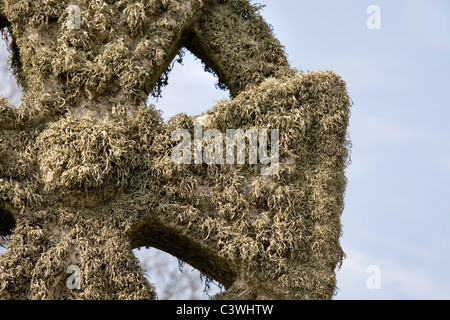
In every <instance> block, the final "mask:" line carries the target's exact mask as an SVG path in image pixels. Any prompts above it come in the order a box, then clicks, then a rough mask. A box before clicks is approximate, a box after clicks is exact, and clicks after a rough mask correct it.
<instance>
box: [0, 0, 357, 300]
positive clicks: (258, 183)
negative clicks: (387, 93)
mask: <svg viewBox="0 0 450 320" xmlns="http://www.w3.org/2000/svg"><path fill="white" fill-rule="evenodd" d="M70 5H77V6H79V8H80V12H81V20H80V21H81V25H80V29H76V28H75V29H74V28H69V27H68V24H67V20H68V19H70V13H69V12H68V10H67V8H68V7H69V6H70ZM0 27H4V28H7V29H8V31H9V34H10V35H11V37H12V41H13V45H12V46H11V50H12V57H13V70H14V72H15V75H16V78H17V80H18V81H19V82H20V84H21V85H22V87H23V88H24V92H25V94H24V97H23V99H22V101H23V103H22V104H21V105H20V106H19V107H18V108H17V109H15V108H12V107H10V106H9V105H8V102H7V101H6V100H5V99H0V151H1V153H0V217H2V218H1V219H3V217H9V219H11V217H12V218H13V219H14V223H10V225H11V226H13V229H12V230H11V228H8V229H9V230H6V229H7V228H0V230H1V232H2V233H3V234H1V235H7V234H11V235H10V242H9V244H8V250H7V252H6V253H5V254H3V255H2V256H1V257H0V297H1V298H10V299H154V298H156V294H155V291H154V288H153V287H152V285H150V284H149V283H148V282H147V280H146V279H145V277H144V276H143V273H142V270H141V269H140V266H139V263H138V261H137V259H136V258H135V257H134V256H133V254H132V252H131V250H132V249H133V248H136V247H141V246H153V247H156V248H159V249H162V250H165V251H167V252H169V253H172V254H174V255H176V256H177V257H179V258H180V259H183V260H184V261H186V262H188V263H190V264H191V265H193V266H194V267H196V268H198V269H199V270H200V271H201V272H203V273H204V274H205V275H207V276H208V277H209V278H212V279H215V280H217V281H219V282H220V283H222V284H224V285H225V286H226V288H227V290H226V291H225V292H224V293H222V294H221V295H219V296H217V298H219V299H240V298H246V299H330V298H331V297H332V295H333V293H334V291H335V288H336V277H335V269H336V267H337V266H339V265H340V263H341V262H342V259H343V256H344V254H343V251H342V249H341V246H340V243H339V237H340V234H341V223H340V216H341V213H342V210H343V203H344V198H343V197H344V191H345V186H346V178H345V175H344V169H345V166H346V164H347V159H348V147H349V144H348V140H347V133H346V132H347V126H348V121H349V105H350V102H349V98H348V96H347V93H346V86H345V83H344V82H343V80H342V79H341V78H340V77H339V76H337V75H336V74H334V73H333V72H331V71H322V72H308V73H303V72H298V71H296V70H294V69H292V68H290V66H289V65H288V63H287V59H286V57H285V55H284V50H283V47H282V46H281V45H280V43H279V42H278V40H277V39H276V38H275V37H274V36H273V34H272V31H271V29H270V28H269V26H268V25H267V24H266V23H265V22H264V20H263V19H262V17H261V16H260V14H259V13H258V7H257V6H252V5H250V4H249V2H248V1H246V0H204V1H201V0H151V1H150V0H136V1H132V0H123V1H109V0H108V1H107V0H96V1H82V0H79V1H64V0H47V1H28V0H20V1H19V0H5V1H0ZM183 47H186V48H187V49H189V50H191V51H192V52H193V53H194V54H195V55H197V56H198V57H199V58H201V59H202V61H203V62H204V63H205V65H206V66H207V68H209V69H210V70H212V71H213V72H215V73H216V74H217V76H218V78H219V82H220V83H221V84H222V86H226V87H227V88H228V89H229V90H230V94H231V98H230V99H225V100H222V101H220V102H218V103H217V104H216V105H215V106H214V107H213V108H212V109H211V110H209V111H207V112H206V113H205V114H204V115H203V116H202V117H203V119H207V120H208V121H205V125H204V129H205V130H207V129H208V128H215V129H218V130H221V131H222V132H225V130H226V129H248V128H268V129H278V130H279V132H280V160H281V163H280V168H279V171H278V173H277V174H276V175H273V176H261V175H259V172H260V170H259V165H206V164H192V165H177V164H175V163H174V162H173V161H172V159H171V150H172V149H173V147H174V145H175V142H173V141H172V140H171V134H172V132H173V131H174V130H178V129H181V128H184V129H187V130H189V131H190V132H191V133H193V130H194V122H195V120H196V118H195V117H191V116H188V115H186V114H179V115H177V116H175V117H173V118H172V119H170V121H169V122H168V123H167V124H166V123H164V122H163V120H162V118H161V116H160V113H159V112H158V111H157V110H155V109H154V108H153V107H147V106H146V105H145V101H146V98H147V96H148V95H149V94H150V93H152V92H153V93H154V94H156V95H157V94H158V93H159V92H160V91H159V89H158V88H160V86H162V85H164V84H165V83H166V80H167V79H166V78H165V75H166V71H167V70H168V68H169V66H170V64H171V62H172V60H173V59H174V57H175V56H176V55H177V54H178V53H179V52H180V49H181V48H183ZM155 88H156V89H155ZM5 219H7V218H5ZM0 221H3V220H0ZM5 221H6V220H5ZM2 223H3V222H2ZM4 229H5V230H4ZM70 265H76V266H78V267H79V268H80V270H81V273H80V274H81V288H80V289H79V290H70V289H69V288H68V287H67V285H66V279H67V274H66V271H67V268H68V266H70Z"/></svg>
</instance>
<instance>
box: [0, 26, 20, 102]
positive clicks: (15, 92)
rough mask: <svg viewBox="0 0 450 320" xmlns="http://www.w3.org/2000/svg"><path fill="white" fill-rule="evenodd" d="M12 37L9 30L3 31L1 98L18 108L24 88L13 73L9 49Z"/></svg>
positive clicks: (0, 46) (0, 54) (0, 76)
mask: <svg viewBox="0 0 450 320" xmlns="http://www.w3.org/2000/svg"><path fill="white" fill-rule="evenodd" d="M12 41H13V40H12V37H11V36H10V35H9V31H8V30H7V28H4V29H1V35H0V79H1V80H2V85H1V86H0V96H1V97H3V98H6V99H7V100H8V101H9V104H10V106H12V107H18V106H19V105H20V103H21V98H22V95H23V91H22V88H21V87H20V86H19V84H18V83H17V79H16V77H15V76H14V75H13V73H12V69H11V63H10V56H11V53H10V52H9V50H8V48H9V47H10V46H11V45H12Z"/></svg>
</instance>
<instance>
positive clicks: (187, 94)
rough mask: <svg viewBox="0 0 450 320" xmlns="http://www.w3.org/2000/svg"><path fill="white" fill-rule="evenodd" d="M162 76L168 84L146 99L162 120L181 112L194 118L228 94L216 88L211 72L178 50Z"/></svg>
mask: <svg viewBox="0 0 450 320" xmlns="http://www.w3.org/2000/svg"><path fill="white" fill-rule="evenodd" d="M181 52H182V54H181V56H180V55H177V56H176V57H175V58H174V59H173V61H172V63H171V64H170V67H169V69H168V70H167V72H166V74H167V76H168V84H167V85H166V86H164V87H162V88H161V96H160V97H154V96H152V95H151V94H150V95H149V96H148V99H147V104H148V105H154V106H155V107H156V109H159V110H161V111H162V116H163V118H164V120H165V121H167V120H168V119H170V118H171V117H173V116H174V115H176V114H178V113H181V112H184V113H187V114H188V115H191V116H195V115H199V114H201V113H202V112H204V111H206V110H208V109H211V108H212V107H213V106H214V104H215V103H216V102H217V101H219V100H221V99H225V98H229V96H230V93H229V91H228V89H227V88H223V87H222V88H219V85H218V78H217V76H216V75H215V74H214V72H213V71H212V70H211V69H210V68H209V67H208V66H207V65H205V64H204V63H203V62H202V61H201V60H200V59H199V58H197V57H196V56H195V55H194V54H192V53H191V52H190V51H189V50H187V49H182V51H181Z"/></svg>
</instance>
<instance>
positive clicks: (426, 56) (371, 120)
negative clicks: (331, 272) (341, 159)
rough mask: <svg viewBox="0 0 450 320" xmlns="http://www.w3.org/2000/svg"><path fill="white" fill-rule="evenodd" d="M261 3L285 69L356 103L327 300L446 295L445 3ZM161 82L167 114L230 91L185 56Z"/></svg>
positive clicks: (448, 42)
mask: <svg viewBox="0 0 450 320" xmlns="http://www.w3.org/2000/svg"><path fill="white" fill-rule="evenodd" d="M258 2H259V3H262V4H265V5H266V7H265V8H264V9H263V10H262V15H263V16H264V17H265V19H266V21H267V22H268V23H270V24H271V25H272V26H273V29H274V32H275V34H276V36H277V37H278V38H279V40H280V41H281V42H282V44H283V45H285V49H286V52H287V54H288V57H289V61H290V63H291V65H292V67H295V68H297V69H301V70H304V71H308V70H325V69H328V70H333V71H335V72H336V73H338V74H340V75H341V76H342V77H343V79H344V80H345V81H346V82H347V85H348V92H349V94H350V96H351V98H352V100H353V102H354V105H353V107H352V115H351V123H350V128H349V134H350V139H351V140H352V144H353V147H352V155H351V158H352V164H351V165H350V166H349V168H348V169H347V171H346V174H347V177H348V181H349V182H348V187H347V191H346V197H345V210H344V213H343V216H342V222H343V228H344V234H343V237H342V246H343V249H344V251H345V252H346V254H347V258H346V260H345V261H344V264H343V266H342V268H341V269H340V270H339V271H338V272H337V275H338V287H339V292H338V294H337V295H336V297H335V299H450V279H449V272H450V271H449V270H450V206H449V199H450V189H449V182H450V126H449V120H450V103H449V97H448V93H449V91H450V1H448V0H394V1H392V0H390V1H387V0H386V1H376V0H373V1H365V0H339V1H336V0H302V1H298V0H297V1H294V0H259V1H258ZM372 5H376V6H377V7H378V8H379V10H380V24H379V27H380V28H379V29H377V28H375V29H370V28H368V25H369V26H372V25H375V26H376V23H375V24H373V23H374V22H376V21H375V20H373V19H372V18H373V16H372V14H373V13H374V12H373V11H370V10H369V13H368V10H367V9H368V8H369V7H370V6H372ZM368 20H369V24H368ZM0 57H1V56H0ZM169 82H170V84H169V86H168V87H167V88H166V89H164V91H163V98H161V99H159V100H158V101H155V100H150V101H149V102H150V103H154V104H155V105H156V106H157V108H159V109H161V110H162V111H163V116H164V117H165V118H166V119H168V118H169V117H170V116H172V115H174V114H176V113H178V112H187V113H189V114H192V115H196V114H200V113H201V112H202V111H205V110H206V109H208V108H211V107H212V106H213V105H214V102H215V101H217V100H219V99H221V98H227V97H228V93H227V92H224V91H220V90H218V89H216V88H215V86H214V84H215V82H216V80H215V78H214V77H213V76H212V75H210V74H208V73H205V72H203V68H202V66H201V63H200V62H199V61H198V60H196V59H195V58H194V57H193V56H192V55H190V54H189V53H186V56H185V58H184V62H183V65H179V64H176V65H175V68H174V70H173V71H172V73H171V74H170V76H169ZM2 94H3V93H2ZM3 95H5V94H3ZM136 254H137V255H138V256H139V257H140V258H143V257H144V256H145V250H141V251H140V252H139V253H136Z"/></svg>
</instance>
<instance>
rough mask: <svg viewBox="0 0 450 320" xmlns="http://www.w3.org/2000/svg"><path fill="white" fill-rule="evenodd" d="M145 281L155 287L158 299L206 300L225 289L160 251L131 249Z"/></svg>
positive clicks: (177, 259) (154, 249) (150, 248)
mask: <svg viewBox="0 0 450 320" xmlns="http://www.w3.org/2000/svg"><path fill="white" fill-rule="evenodd" d="M133 253H134V255H135V256H136V258H137V259H138V260H139V262H140V264H141V268H142V270H143V271H144V275H145V277H146V278H147V280H148V281H149V282H150V283H151V284H153V285H154V286H155V287H156V293H157V295H158V299H159V300H208V299H210V298H211V297H212V296H214V295H216V294H218V293H220V292H222V291H224V290H225V288H224V287H223V286H222V285H220V284H219V283H218V282H216V281H214V280H212V279H211V278H208V277H206V276H205V275H203V274H202V273H201V272H200V271H198V270H197V269H195V268H194V267H192V266H191V265H189V264H187V263H186V262H184V261H182V260H180V259H179V258H177V257H175V256H173V255H171V254H170V253H167V252H164V251H162V250H159V249H156V248H153V247H149V248H145V247H141V248H138V249H134V250H133Z"/></svg>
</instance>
